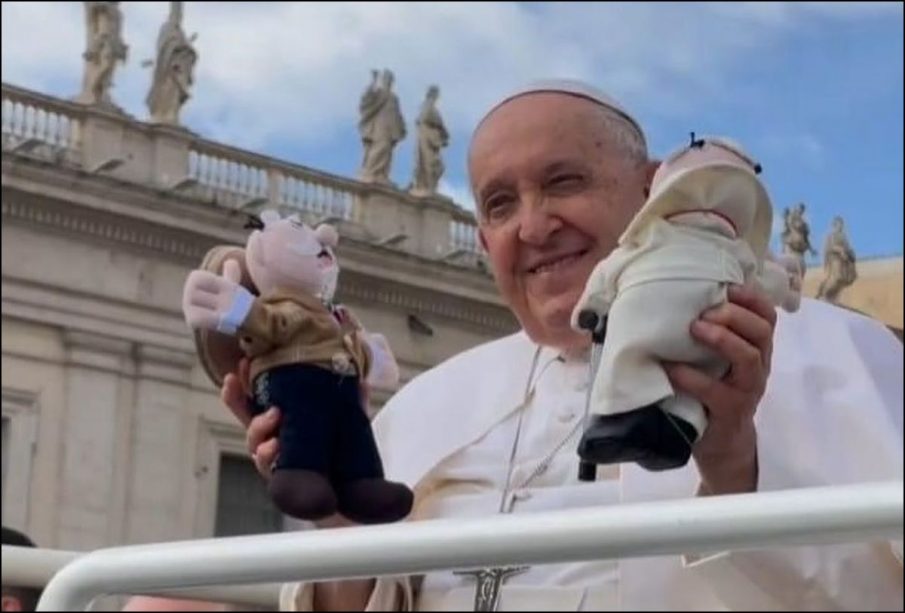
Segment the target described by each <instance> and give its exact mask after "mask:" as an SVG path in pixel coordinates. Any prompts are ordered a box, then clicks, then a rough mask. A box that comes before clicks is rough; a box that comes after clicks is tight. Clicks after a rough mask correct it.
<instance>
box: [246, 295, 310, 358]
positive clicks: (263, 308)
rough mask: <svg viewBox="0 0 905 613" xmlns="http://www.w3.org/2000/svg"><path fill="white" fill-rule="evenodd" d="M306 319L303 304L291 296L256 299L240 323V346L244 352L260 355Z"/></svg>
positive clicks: (288, 334)
mask: <svg viewBox="0 0 905 613" xmlns="http://www.w3.org/2000/svg"><path fill="white" fill-rule="evenodd" d="M307 319H308V316H307V312H306V311H305V308H304V307H302V306H301V305H299V304H297V303H295V302H293V301H292V300H283V301H280V302H275V303H265V302H263V301H261V300H260V299H255V300H254V302H252V305H251V309H250V310H249V312H248V317H246V318H245V321H243V322H242V325H240V326H239V346H240V347H241V348H242V350H243V351H244V352H245V353H246V354H247V355H252V356H253V355H260V354H262V353H265V352H267V351H268V350H270V349H272V348H273V347H276V346H278V345H280V344H283V343H285V342H286V341H288V340H289V339H290V338H291V337H292V336H293V335H294V334H295V333H296V331H298V329H299V328H300V327H301V326H302V325H303V324H304V323H305V321H306V320H307Z"/></svg>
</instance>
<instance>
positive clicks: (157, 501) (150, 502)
mask: <svg viewBox="0 0 905 613" xmlns="http://www.w3.org/2000/svg"><path fill="white" fill-rule="evenodd" d="M193 364H194V356H192V355H190V354H187V353H183V352H179V351H173V350H170V349H164V348H161V347H156V346H153V345H145V344H142V345H139V346H138V348H137V351H136V382H135V419H134V425H133V428H132V445H131V449H132V467H131V471H130V475H129V493H128V502H127V508H128V511H129V513H128V517H127V535H126V540H127V541H128V542H129V543H148V542H157V541H168V540H176V539H180V538H190V537H191V536H193V535H192V527H193V519H194V518H193V511H194V506H193V494H192V492H191V487H190V485H191V481H192V480H193V479H194V475H193V461H194V453H193V446H194V440H195V437H196V434H195V431H194V428H196V425H195V423H196V421H197V419H196V417H195V412H194V411H193V410H192V407H190V406H189V387H188V384H189V381H190V378H191V368H192V365H193Z"/></svg>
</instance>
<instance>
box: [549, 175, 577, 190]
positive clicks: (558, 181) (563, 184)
mask: <svg viewBox="0 0 905 613" xmlns="http://www.w3.org/2000/svg"><path fill="white" fill-rule="evenodd" d="M583 182H584V177H582V176H581V175H575V174H565V175H556V176H555V177H553V178H552V179H550V180H549V181H548V182H547V186H548V187H553V188H570V187H580V186H581V185H582V183H583Z"/></svg>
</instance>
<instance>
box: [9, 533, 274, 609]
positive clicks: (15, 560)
mask: <svg viewBox="0 0 905 613" xmlns="http://www.w3.org/2000/svg"><path fill="white" fill-rule="evenodd" d="M84 555H86V554H84V553H79V552H76V551H60V550H55V549H37V548H32V547H10V546H6V545H4V546H3V558H2V581H0V582H2V584H3V585H15V586H18V587H30V588H38V589H42V588H44V586H46V585H47V584H48V583H49V582H50V580H51V579H52V578H53V576H54V575H56V574H57V573H58V572H60V570H62V569H63V568H64V567H65V566H66V565H67V564H70V563H72V562H73V561H75V560H77V559H78V558H80V557H82V556H84ZM280 587H281V585H280V584H261V585H248V586H214V587H196V588H189V589H180V590H167V591H159V592H150V593H147V595H149V596H167V597H170V598H187V599H192V600H204V601H211V602H230V603H235V604H240V605H246V606H252V607H263V608H269V609H276V608H278V607H279V603H280Z"/></svg>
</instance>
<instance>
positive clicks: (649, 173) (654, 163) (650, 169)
mask: <svg viewBox="0 0 905 613" xmlns="http://www.w3.org/2000/svg"><path fill="white" fill-rule="evenodd" d="M658 168H660V160H650V161H648V162H646V163H645V165H644V197H645V198H647V197H648V196H650V186H651V183H653V182H654V174H655V173H656V172H657V169H658Z"/></svg>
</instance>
